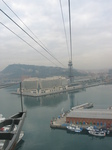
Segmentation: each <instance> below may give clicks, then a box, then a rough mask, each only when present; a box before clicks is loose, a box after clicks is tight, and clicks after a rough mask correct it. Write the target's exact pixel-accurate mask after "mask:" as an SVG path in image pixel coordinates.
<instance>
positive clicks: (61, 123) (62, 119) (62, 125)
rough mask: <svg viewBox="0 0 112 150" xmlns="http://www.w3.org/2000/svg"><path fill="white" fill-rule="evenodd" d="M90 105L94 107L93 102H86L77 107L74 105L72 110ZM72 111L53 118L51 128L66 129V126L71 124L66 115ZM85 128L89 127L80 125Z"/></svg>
mask: <svg viewBox="0 0 112 150" xmlns="http://www.w3.org/2000/svg"><path fill="white" fill-rule="evenodd" d="M89 106H90V107H91V106H92V107H93V104H92V103H85V104H82V105H78V106H75V107H72V108H71V110H70V111H72V110H74V109H84V108H89ZM70 111H67V112H65V113H62V114H61V115H59V116H58V117H57V118H54V119H53V120H51V122H50V127H51V128H55V129H56V128H57V129H66V126H67V125H69V123H66V116H67V114H68V113H69V112H70ZM79 126H81V127H83V128H85V129H86V128H87V125H79Z"/></svg>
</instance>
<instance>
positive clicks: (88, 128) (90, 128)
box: [86, 126, 97, 131]
mask: <svg viewBox="0 0 112 150" xmlns="http://www.w3.org/2000/svg"><path fill="white" fill-rule="evenodd" d="M93 129H97V127H96V126H89V127H87V128H86V130H88V131H91V130H93Z"/></svg>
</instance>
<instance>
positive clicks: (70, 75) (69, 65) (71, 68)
mask: <svg viewBox="0 0 112 150" xmlns="http://www.w3.org/2000/svg"><path fill="white" fill-rule="evenodd" d="M68 8H69V33H70V55H71V56H70V60H69V62H68V71H69V75H68V77H69V79H70V83H69V84H70V85H71V84H73V82H74V74H73V64H72V36H71V15H70V0H68Z"/></svg>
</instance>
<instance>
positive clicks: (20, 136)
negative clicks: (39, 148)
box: [17, 131, 24, 143]
mask: <svg viewBox="0 0 112 150" xmlns="http://www.w3.org/2000/svg"><path fill="white" fill-rule="evenodd" d="M23 136H24V132H23V131H21V132H20V135H19V139H18V141H17V143H19V142H20V141H21V140H22V138H23Z"/></svg>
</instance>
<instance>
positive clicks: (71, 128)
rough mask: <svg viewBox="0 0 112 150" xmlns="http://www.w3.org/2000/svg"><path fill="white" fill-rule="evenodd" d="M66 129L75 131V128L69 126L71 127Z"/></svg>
mask: <svg viewBox="0 0 112 150" xmlns="http://www.w3.org/2000/svg"><path fill="white" fill-rule="evenodd" d="M66 128H67V129H68V130H69V131H75V126H71V125H69V126H67V127H66Z"/></svg>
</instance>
